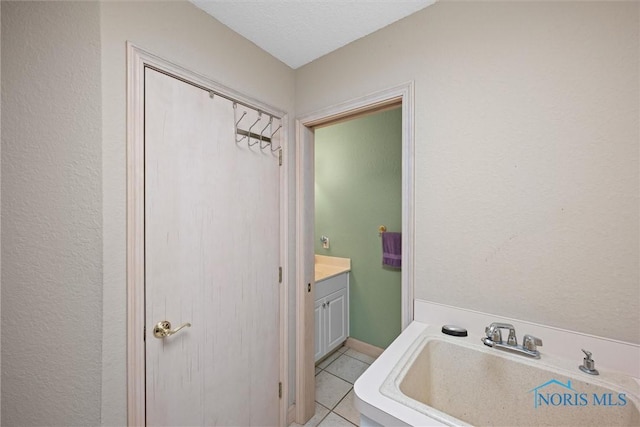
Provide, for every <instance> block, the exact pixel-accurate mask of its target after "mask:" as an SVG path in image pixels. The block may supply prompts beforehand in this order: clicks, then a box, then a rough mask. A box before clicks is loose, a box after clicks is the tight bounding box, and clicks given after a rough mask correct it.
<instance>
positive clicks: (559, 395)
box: [528, 379, 586, 409]
mask: <svg viewBox="0 0 640 427" xmlns="http://www.w3.org/2000/svg"><path fill="white" fill-rule="evenodd" d="M554 384H555V385H557V386H559V387H560V389H559V390H560V391H561V392H555V393H549V392H544V391H542V389H546V388H547V387H549V386H551V385H554ZM554 389H557V387H556V388H554ZM563 389H564V390H563ZM531 392H533V407H534V408H536V409H537V408H538V407H539V406H549V405H551V406H560V405H562V406H566V405H563V403H565V401H566V400H569V399H567V397H572V396H574V395H575V396H579V393H578V392H576V390H574V388H573V387H572V386H571V380H567V383H566V384H565V383H563V382H561V381H558V380H556V379H551V380H549V381H547V382H546V383H544V384H541V385H539V386H538V387H536V388H532V389H531V390H529V391H528V393H531ZM585 399H586V397H585ZM585 402H586V400H585ZM585 404H586V403H585ZM571 406H573V405H571ZM582 406H584V405H582Z"/></svg>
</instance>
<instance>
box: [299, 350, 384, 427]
mask: <svg viewBox="0 0 640 427" xmlns="http://www.w3.org/2000/svg"><path fill="white" fill-rule="evenodd" d="M374 360H375V359H374V358H373V357H370V356H367V355H366V354H362V353H359V352H357V351H355V350H353V349H351V348H347V347H341V348H339V349H338V350H337V351H336V352H335V353H333V354H332V355H330V356H329V357H328V358H326V359H325V360H324V361H322V362H321V363H319V364H318V365H317V366H316V413H315V415H314V416H313V417H312V418H311V419H310V420H309V421H308V422H307V423H306V424H305V425H304V427H316V426H318V427H341V426H345V427H353V426H354V425H355V426H357V425H360V413H359V412H358V410H357V409H356V408H355V406H354V392H353V383H355V382H356V380H357V379H358V377H359V376H360V375H362V373H363V372H364V371H366V370H367V368H368V367H369V365H370V364H371V363H373V361H374ZM291 427H301V426H300V425H299V424H296V423H293V424H291Z"/></svg>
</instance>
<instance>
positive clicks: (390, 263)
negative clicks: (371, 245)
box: [382, 232, 402, 268]
mask: <svg viewBox="0 0 640 427" xmlns="http://www.w3.org/2000/svg"><path fill="white" fill-rule="evenodd" d="M382 265H383V266H386V267H395V268H400V267H401V266H402V233H388V232H387V233H382Z"/></svg>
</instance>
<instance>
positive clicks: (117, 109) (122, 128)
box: [101, 1, 295, 425]
mask: <svg viewBox="0 0 640 427" xmlns="http://www.w3.org/2000/svg"><path fill="white" fill-rule="evenodd" d="M101 35H102V94H103V101H104V103H103V140H104V144H103V151H102V154H103V164H102V165H103V170H104V175H103V176H104V177H103V198H104V211H103V218H104V321H103V322H104V340H103V352H102V363H103V383H102V397H103V399H102V400H103V406H102V418H103V419H102V421H103V424H105V425H122V424H124V423H125V422H126V228H125V224H126V217H125V213H126V186H125V185H126V155H125V153H126V151H125V150H126V122H125V119H126V92H125V83H126V56H125V55H126V48H125V43H126V41H127V40H128V41H131V42H133V43H135V44H136V45H138V46H140V47H142V48H144V49H148V50H149V51H151V52H153V53H155V54H157V55H160V56H162V57H164V58H166V59H168V60H170V61H174V62H176V63H177V64H180V65H183V66H185V67H187V68H189V69H191V70H193V71H196V72H199V73H201V74H204V75H206V76H209V77H211V78H212V79H213V80H215V81H217V82H219V83H222V84H225V85H227V86H229V87H232V88H234V89H236V90H238V91H241V92H243V93H244V94H247V95H250V96H253V97H254V98H257V99H259V100H261V101H263V102H266V103H269V104H271V105H274V106H276V107H278V108H280V109H282V110H285V111H289V112H292V111H293V100H294V95H293V89H294V77H293V71H292V70H291V69H290V68H288V67H287V66H286V65H284V64H283V63H282V62H280V61H278V60H276V59H274V58H273V57H272V56H270V55H269V54H267V53H265V52H264V51H262V50H260V49H259V48H257V47H256V46H255V45H254V44H252V43H251V42H249V41H248V40H246V39H244V38H242V37H241V36H239V35H238V34H236V33H234V32H232V31H231V30H229V28H227V27H225V26H224V25H222V24H220V23H219V22H218V21H216V20H215V19H213V18H211V17H210V16H209V15H207V14H206V13H205V12H203V11H201V10H200V9H198V8H196V7H195V6H194V5H192V4H190V3H187V2H186V1H180V2H139V1H131V2H104V3H102V4H101ZM291 122H292V124H293V120H292V121H291ZM292 129H293V127H291V129H290V130H292ZM291 135H292V133H291ZM290 143H293V139H291V141H290ZM287 153H289V158H288V160H289V165H290V170H294V169H293V165H292V163H291V162H292V160H293V151H292V150H290V151H287ZM291 184H292V186H293V185H295V181H294V182H292V183H291ZM291 193H293V192H291ZM293 202H294V201H293V199H291V200H289V207H290V212H292V213H293V212H295V208H294V207H295V205H294V204H293ZM291 219H292V221H294V220H295V215H293V214H292V215H291ZM291 229H294V227H293V225H291ZM293 238H294V236H293V234H292V235H291V240H290V248H291V250H292V251H293V250H294V248H295V245H294V240H293ZM291 255H293V253H292V254H291ZM290 267H291V269H290V271H289V277H290V278H291V280H293V278H294V276H293V273H294V270H293V267H294V263H293V262H291V263H290ZM293 283H294V282H293V281H291V287H290V290H291V294H290V300H291V301H292V302H295V294H294V291H295V287H294V286H293ZM289 314H290V317H289V319H290V320H289V321H290V324H291V327H292V331H293V330H294V329H293V328H295V311H293V310H291V311H290V312H289ZM289 350H290V351H289V354H290V357H291V358H292V360H295V347H294V343H293V342H291V345H290V349H289ZM294 368H295V364H294V363H293V362H292V364H291V371H290V385H291V386H292V388H291V391H293V385H294V384H295V383H294V379H295V378H294V376H293V373H294V372H293V369H294ZM289 401H290V402H292V401H293V394H291V395H290V397H289Z"/></svg>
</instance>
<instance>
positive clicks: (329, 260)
mask: <svg viewBox="0 0 640 427" xmlns="http://www.w3.org/2000/svg"><path fill="white" fill-rule="evenodd" d="M348 271H351V259H350V258H339V257H334V256H324V255H316V257H315V280H316V282H319V281H320V280H324V279H328V278H330V277H333V276H337V275H338V274H342V273H346V272H348Z"/></svg>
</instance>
